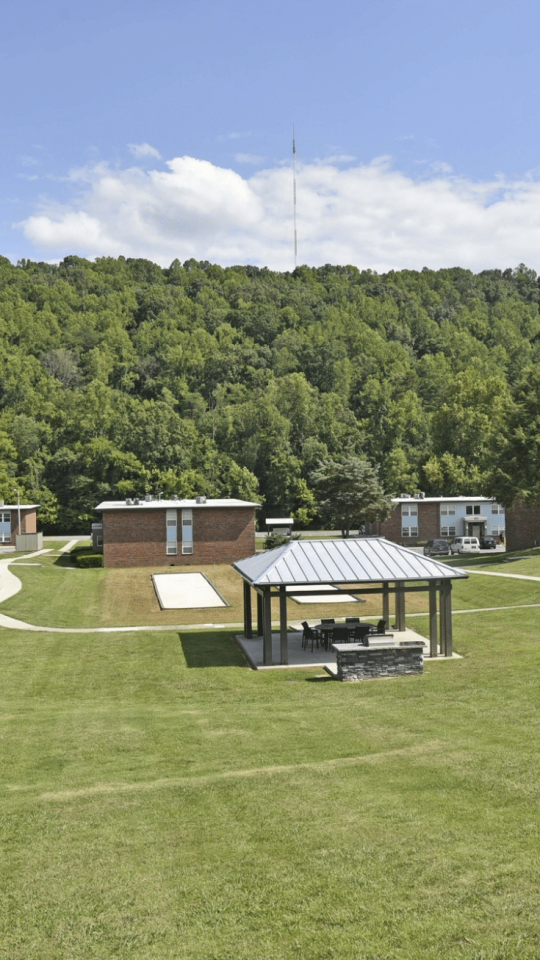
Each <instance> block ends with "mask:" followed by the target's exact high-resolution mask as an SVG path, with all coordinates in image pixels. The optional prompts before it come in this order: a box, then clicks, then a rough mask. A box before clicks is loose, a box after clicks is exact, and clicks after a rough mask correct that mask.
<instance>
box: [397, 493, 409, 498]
mask: <svg viewBox="0 0 540 960" xmlns="http://www.w3.org/2000/svg"><path fill="white" fill-rule="evenodd" d="M399 499H400V500H410V499H411V495H410V493H400V495H399Z"/></svg>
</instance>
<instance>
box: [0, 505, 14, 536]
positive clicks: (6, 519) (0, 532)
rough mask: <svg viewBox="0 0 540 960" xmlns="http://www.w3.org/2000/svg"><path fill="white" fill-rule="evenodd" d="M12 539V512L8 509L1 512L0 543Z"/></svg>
mask: <svg viewBox="0 0 540 960" xmlns="http://www.w3.org/2000/svg"><path fill="white" fill-rule="evenodd" d="M10 540H11V513H10V511H9V510H7V511H6V512H5V513H3V512H0V543H9V542H10Z"/></svg>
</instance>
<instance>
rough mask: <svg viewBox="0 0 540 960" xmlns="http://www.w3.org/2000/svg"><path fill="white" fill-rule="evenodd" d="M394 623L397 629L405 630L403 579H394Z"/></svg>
mask: <svg viewBox="0 0 540 960" xmlns="http://www.w3.org/2000/svg"><path fill="white" fill-rule="evenodd" d="M396 624H397V628H398V630H400V631H403V630H405V585H404V583H403V580H396Z"/></svg>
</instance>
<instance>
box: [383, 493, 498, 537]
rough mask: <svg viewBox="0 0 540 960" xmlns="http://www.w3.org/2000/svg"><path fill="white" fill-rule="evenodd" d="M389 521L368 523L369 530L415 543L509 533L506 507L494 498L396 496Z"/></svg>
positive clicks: (421, 495)
mask: <svg viewBox="0 0 540 960" xmlns="http://www.w3.org/2000/svg"><path fill="white" fill-rule="evenodd" d="M392 503H393V504H394V506H393V508H392V513H391V514H390V516H389V517H388V520H384V521H382V522H376V523H367V524H366V533H369V534H372V535H373V534H375V535H377V536H383V537H386V538H387V540H392V542H393V543H402V544H403V545H404V546H407V547H410V546H414V545H415V544H416V543H417V542H418V540H435V539H438V538H446V539H449V540H452V539H453V538H454V537H478V538H480V537H485V536H488V535H489V536H494V537H499V536H501V534H504V532H505V511H504V507H503V506H501V505H500V504H499V503H496V501H495V500H493V499H491V498H490V497H426V496H424V495H423V494H418V495H416V496H414V497H411V496H408V495H407V494H403V495H402V496H401V497H393V498H392Z"/></svg>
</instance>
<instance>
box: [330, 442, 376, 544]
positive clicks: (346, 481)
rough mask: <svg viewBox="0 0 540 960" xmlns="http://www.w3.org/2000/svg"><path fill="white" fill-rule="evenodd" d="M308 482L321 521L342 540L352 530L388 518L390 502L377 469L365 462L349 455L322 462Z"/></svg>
mask: <svg viewBox="0 0 540 960" xmlns="http://www.w3.org/2000/svg"><path fill="white" fill-rule="evenodd" d="M312 481H313V484H314V486H315V489H316V490H317V493H318V495H319V508H320V511H321V514H322V516H323V519H324V521H325V522H326V523H329V524H331V526H332V527H334V526H336V527H338V528H339V529H340V530H341V534H342V536H343V537H348V536H349V533H350V531H351V528H352V527H353V526H357V527H358V526H360V525H361V524H362V523H365V522H373V521H375V520H386V518H387V517H388V516H389V515H390V510H391V508H392V504H391V499H390V497H389V496H387V495H386V494H385V492H384V490H383V488H382V486H381V484H380V482H379V472H378V469H377V467H374V466H372V464H371V463H368V461H367V460H361V459H359V458H358V457H353V456H351V455H347V456H344V457H342V458H341V459H340V460H325V461H323V462H322V463H321V464H320V466H319V468H318V469H317V470H315V472H314V473H313V476H312Z"/></svg>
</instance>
